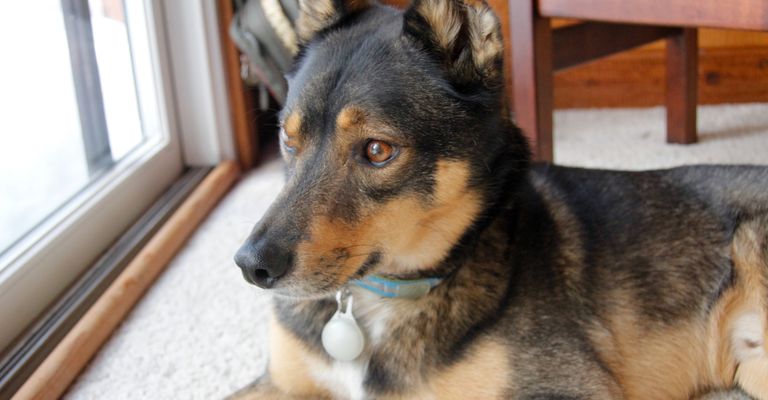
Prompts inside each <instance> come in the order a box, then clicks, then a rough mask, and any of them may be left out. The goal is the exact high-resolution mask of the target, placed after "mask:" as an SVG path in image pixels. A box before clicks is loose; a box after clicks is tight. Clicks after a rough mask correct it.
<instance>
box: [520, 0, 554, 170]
mask: <svg viewBox="0 0 768 400" xmlns="http://www.w3.org/2000/svg"><path fill="white" fill-rule="evenodd" d="M536 3H537V1H536V0H510V2H509V22H510V39H511V42H512V71H511V73H512V81H513V85H514V99H513V107H514V112H515V115H514V117H515V121H516V122H517V124H518V125H519V126H520V128H522V130H523V132H524V133H525V135H526V136H527V137H528V139H529V141H530V142H531V146H532V150H533V154H534V157H535V158H536V159H538V160H542V161H552V160H553V149H552V112H553V102H552V98H553V86H552V80H553V69H552V29H551V28H550V25H549V18H543V17H541V16H540V15H539V13H538V10H537V5H536Z"/></svg>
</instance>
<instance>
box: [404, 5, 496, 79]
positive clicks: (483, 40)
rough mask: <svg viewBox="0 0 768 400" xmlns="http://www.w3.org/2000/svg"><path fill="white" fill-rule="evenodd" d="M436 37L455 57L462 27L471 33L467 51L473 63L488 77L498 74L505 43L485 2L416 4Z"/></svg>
mask: <svg viewBox="0 0 768 400" xmlns="http://www.w3.org/2000/svg"><path fill="white" fill-rule="evenodd" d="M416 7H417V8H416V11H418V12H419V14H420V15H421V16H422V17H424V20H425V21H426V22H427V24H428V25H429V27H430V29H431V31H432V33H433V34H434V37H435V41H436V42H437V44H438V45H439V46H440V47H441V48H442V49H443V50H444V51H445V52H446V53H448V54H453V53H454V52H455V51H456V49H455V48H454V47H455V46H456V44H457V42H458V40H457V39H458V37H459V33H460V32H461V29H462V26H463V25H466V30H467V33H468V43H467V46H468V50H469V51H468V52H467V54H469V55H470V57H471V62H472V64H474V67H475V68H477V70H478V71H480V73H481V74H482V75H483V76H484V77H486V78H492V77H496V76H498V75H499V73H500V72H501V71H499V70H498V68H496V63H495V62H496V61H498V60H501V58H502V56H503V52H504V40H503V37H502V34H501V25H500V23H499V20H498V18H497V17H496V14H494V12H493V10H492V9H491V8H490V7H489V6H488V4H487V3H486V2H485V1H482V0H465V1H464V2H463V4H459V3H458V2H454V1H445V0H425V1H421V2H419V3H418V4H417V5H416ZM460 50H461V49H460Z"/></svg>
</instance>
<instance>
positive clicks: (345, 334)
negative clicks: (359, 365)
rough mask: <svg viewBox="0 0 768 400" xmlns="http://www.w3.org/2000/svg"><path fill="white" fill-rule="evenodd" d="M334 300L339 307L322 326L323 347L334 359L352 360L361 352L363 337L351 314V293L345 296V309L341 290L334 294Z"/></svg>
mask: <svg viewBox="0 0 768 400" xmlns="http://www.w3.org/2000/svg"><path fill="white" fill-rule="evenodd" d="M336 301H337V303H338V305H339V308H338V310H336V313H335V314H334V315H333V317H331V319H330V320H329V321H328V322H326V323H325V327H323V334H322V336H321V339H322V342H323V348H324V349H325V351H326V352H327V353H328V354H329V355H330V356H331V357H333V358H334V359H335V360H338V361H352V360H354V359H356V358H357V357H358V356H359V355H360V353H362V352H363V347H365V337H364V336H363V332H362V331H361V330H360V327H359V326H358V325H357V321H355V317H354V316H353V315H352V295H351V294H349V295H348V297H347V306H346V309H345V310H343V309H342V308H343V300H342V292H341V291H339V292H338V293H337V294H336Z"/></svg>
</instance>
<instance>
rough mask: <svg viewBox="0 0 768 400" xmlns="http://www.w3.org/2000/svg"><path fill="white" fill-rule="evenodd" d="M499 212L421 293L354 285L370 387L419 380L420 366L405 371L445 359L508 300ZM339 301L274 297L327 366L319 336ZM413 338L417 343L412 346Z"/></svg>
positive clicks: (384, 389) (374, 390)
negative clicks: (394, 294)
mask: <svg viewBox="0 0 768 400" xmlns="http://www.w3.org/2000/svg"><path fill="white" fill-rule="evenodd" d="M504 219H505V218H504V217H498V218H495V219H494V220H493V221H491V222H489V223H487V224H485V227H484V228H483V229H482V230H480V231H476V234H477V236H476V237H475V238H474V239H473V240H470V241H468V242H467V243H466V245H468V246H471V247H472V249H471V250H470V249H468V248H467V249H464V250H462V251H454V252H452V254H451V256H449V257H448V258H447V259H446V260H444V261H443V263H442V264H443V265H442V266H441V268H444V269H445V270H446V271H451V272H450V274H448V275H446V276H445V278H444V280H443V281H442V282H441V283H440V284H439V285H437V286H436V287H434V288H433V289H432V290H431V291H430V292H429V293H428V294H427V295H425V296H423V297H421V298H418V299H401V298H383V297H380V296H378V295H376V294H375V293H373V292H371V291H369V290H366V289H361V288H353V289H352V292H353V296H355V307H354V311H353V313H354V314H355V317H356V318H357V319H358V322H359V324H360V325H361V327H362V328H363V330H364V331H365V334H366V336H367V341H368V343H367V345H366V349H365V351H364V353H363V355H361V356H360V358H359V360H357V362H360V363H362V364H361V365H362V366H361V368H364V369H365V371H367V372H366V374H367V378H366V379H365V383H364V386H365V390H366V391H367V392H369V393H370V394H371V395H376V394H385V393H395V392H396V391H397V390H398V388H404V387H415V386H417V385H421V384H423V382H421V381H420V380H421V376H420V374H413V373H410V372H411V371H415V370H419V369H420V366H437V365H445V364H447V363H450V362H451V361H452V360H453V359H456V358H458V357H459V356H460V355H461V354H462V352H463V351H464V348H465V346H466V345H467V344H468V343H471V340H470V339H471V336H472V335H473V332H477V331H478V328H479V327H480V326H489V325H491V324H493V322H494V321H495V319H496V318H497V317H498V315H499V313H498V310H499V308H500V307H502V306H503V304H504V302H505V301H506V298H507V289H508V287H509V282H510V278H511V274H512V270H511V269H510V268H509V267H508V266H507V264H506V260H504V254H506V247H507V246H508V243H509V238H508V233H507V230H506V227H507V226H508V222H507V221H505V220H504ZM465 251H468V252H469V253H471V255H472V256H471V257H469V256H467V255H465V254H464V252H465ZM336 309H337V305H336V302H335V300H333V299H323V300H295V299H287V298H276V299H275V311H276V315H277V319H278V321H279V322H280V323H282V324H283V325H284V326H285V327H286V328H288V329H289V330H291V331H292V332H293V333H294V334H295V335H296V336H297V337H299V338H300V339H302V341H304V342H305V343H306V344H307V345H308V347H309V348H310V349H312V350H313V352H314V353H315V354H316V355H317V356H318V357H321V358H324V359H326V360H327V362H328V363H329V366H330V365H331V364H333V361H332V359H331V358H330V357H329V356H328V355H327V354H326V353H325V351H324V349H323V347H322V344H321V342H320V338H321V332H322V329H323V326H324V325H325V323H326V322H327V321H328V320H329V319H330V318H331V316H332V315H333V313H334V312H335V311H336ZM403 343H408V344H409V345H408V346H405V347H404V346H403V345H402V344H403ZM414 344H416V345H417V346H419V347H420V348H419V349H414V348H411V347H410V346H413V345H414ZM414 350H418V351H414ZM404 366H408V368H404Z"/></svg>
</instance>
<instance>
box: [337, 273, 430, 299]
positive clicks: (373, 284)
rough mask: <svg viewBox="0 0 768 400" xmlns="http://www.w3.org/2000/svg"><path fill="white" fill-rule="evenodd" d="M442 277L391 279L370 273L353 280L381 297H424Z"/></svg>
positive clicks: (355, 283)
mask: <svg viewBox="0 0 768 400" xmlns="http://www.w3.org/2000/svg"><path fill="white" fill-rule="evenodd" d="M442 281H443V279H442V278H423V279H410V280H401V279H389V278H384V277H382V276H378V275H369V276H366V277H364V278H362V279H357V280H354V281H352V284H354V285H355V286H358V287H361V288H363V289H366V290H369V291H371V292H373V293H376V294H377V295H379V296H381V297H389V298H400V299H418V298H421V297H424V296H426V295H427V293H429V291H430V290H432V288H433V287H435V286H437V285H439V284H440V282H442Z"/></svg>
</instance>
